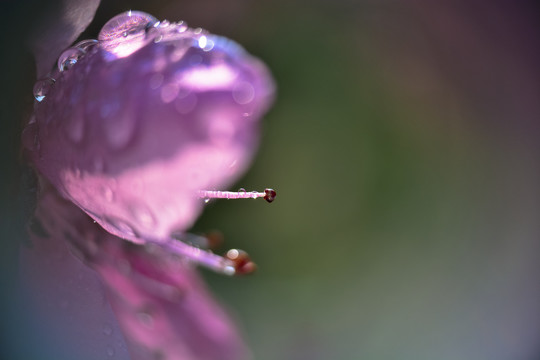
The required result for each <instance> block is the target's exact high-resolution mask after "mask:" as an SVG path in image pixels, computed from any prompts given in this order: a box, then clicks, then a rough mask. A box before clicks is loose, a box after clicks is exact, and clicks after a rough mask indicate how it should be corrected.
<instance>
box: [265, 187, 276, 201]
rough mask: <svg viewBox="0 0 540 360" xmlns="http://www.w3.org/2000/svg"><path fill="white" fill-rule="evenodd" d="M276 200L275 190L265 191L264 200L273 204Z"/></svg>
mask: <svg viewBox="0 0 540 360" xmlns="http://www.w3.org/2000/svg"><path fill="white" fill-rule="evenodd" d="M275 198H276V190H274V189H264V200H266V201H268V202H269V203H271V202H272V201H274V199H275Z"/></svg>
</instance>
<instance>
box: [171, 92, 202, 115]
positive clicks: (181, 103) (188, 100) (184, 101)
mask: <svg viewBox="0 0 540 360" xmlns="http://www.w3.org/2000/svg"><path fill="white" fill-rule="evenodd" d="M182 95H183V94H182V93H180V94H179V95H178V98H177V99H176V100H174V108H175V109H176V111H178V112H179V113H180V114H187V113H189V112H190V111H192V110H193V109H195V106H196V105H197V95H195V94H193V93H188V94H187V95H185V96H183V97H182Z"/></svg>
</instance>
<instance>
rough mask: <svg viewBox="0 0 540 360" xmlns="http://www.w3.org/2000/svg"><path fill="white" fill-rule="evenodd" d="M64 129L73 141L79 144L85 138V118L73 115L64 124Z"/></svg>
mask: <svg viewBox="0 0 540 360" xmlns="http://www.w3.org/2000/svg"><path fill="white" fill-rule="evenodd" d="M64 131H65V133H66V136H67V138H68V139H69V140H70V141H71V142H73V143H75V144H79V143H80V142H81V141H82V140H83V138H84V131H85V130H84V119H83V118H82V117H80V116H71V117H70V118H68V119H67V121H66V122H65V124H64Z"/></svg>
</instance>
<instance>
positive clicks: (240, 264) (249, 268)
mask: <svg viewBox="0 0 540 360" xmlns="http://www.w3.org/2000/svg"><path fill="white" fill-rule="evenodd" d="M225 257H226V258H227V259H229V260H231V261H232V262H233V263H234V270H235V273H236V274H241V275H244V274H251V273H252V272H254V271H255V270H257V265H255V263H254V262H253V261H251V258H250V257H249V255H248V254H247V253H246V252H245V251H244V250H238V249H231V250H229V251H227V254H225Z"/></svg>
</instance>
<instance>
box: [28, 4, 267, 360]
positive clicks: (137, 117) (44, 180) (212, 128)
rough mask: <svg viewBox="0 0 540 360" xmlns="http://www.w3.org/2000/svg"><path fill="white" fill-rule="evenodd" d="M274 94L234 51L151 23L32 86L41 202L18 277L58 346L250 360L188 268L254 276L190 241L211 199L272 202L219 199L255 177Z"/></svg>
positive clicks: (95, 45)
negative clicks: (248, 174)
mask: <svg viewBox="0 0 540 360" xmlns="http://www.w3.org/2000/svg"><path fill="white" fill-rule="evenodd" d="M273 90H274V87H273V82H272V79H271V77H270V74H269V72H268V71H267V70H266V67H265V66H264V65H263V64H262V63H261V62H260V61H259V60H257V59H255V58H253V57H251V56H250V55H248V54H247V53H246V52H245V51H244V50H243V49H242V48H241V47H240V46H239V45H237V44H236V43H234V42H232V41H231V40H228V39H225V38H222V37H218V36H215V35H212V34H210V33H208V32H206V31H204V30H202V29H200V28H198V29H190V28H188V27H187V25H186V24H185V23H183V22H178V23H170V22H168V21H166V20H165V21H161V22H160V21H158V20H157V19H155V18H153V17H152V16H151V15H148V14H146V13H143V12H137V11H129V12H126V13H123V14H120V15H118V16H116V17H114V18H112V19H111V20H110V21H109V22H108V23H107V24H105V26H104V27H103V28H102V30H101V32H100V34H99V37H98V40H97V41H96V40H85V41H82V42H79V43H77V44H76V45H74V46H72V47H70V48H68V49H67V50H65V51H64V52H62V54H61V55H60V56H59V58H58V63H57V67H56V68H55V69H54V70H53V71H51V72H50V73H49V74H47V75H46V76H44V77H42V78H41V79H39V80H38V81H37V82H36V84H35V87H34V96H35V98H36V103H35V109H34V116H33V117H32V119H31V120H30V122H29V123H28V125H27V126H26V128H25V129H24V132H23V144H24V147H25V152H26V155H27V156H28V158H29V159H30V160H31V162H32V163H33V165H34V166H35V168H36V170H37V172H38V173H39V183H40V193H39V196H38V204H37V207H36V211H35V216H34V218H33V220H32V223H31V226H30V229H31V232H30V240H31V242H30V243H31V244H32V245H31V246H30V247H27V248H24V249H23V250H22V254H21V264H22V273H23V276H24V278H25V279H26V282H27V284H28V288H29V292H30V293H34V294H37V293H39V294H41V299H40V300H39V301H37V302H35V303H34V308H36V309H38V310H37V312H36V313H37V314H40V313H43V311H41V312H40V311H39V308H40V307H41V310H43V308H47V310H46V311H44V312H45V313H48V315H46V317H52V318H46V319H45V320H47V321H44V322H45V323H47V322H48V321H53V320H54V321H58V322H60V323H61V325H63V328H64V332H60V333H58V334H56V333H55V332H54V331H53V332H51V334H49V336H51V337H52V338H53V340H51V341H52V342H56V343H58V342H59V341H60V340H59V339H60V338H62V339H64V340H63V341H65V342H66V344H67V347H68V348H69V346H71V345H70V344H78V346H76V348H75V349H73V353H72V354H71V356H76V357H77V358H79V359H80V358H84V357H83V356H82V355H81V354H80V352H81V349H82V348H83V347H85V346H86V347H87V351H88V352H89V354H88V356H89V358H96V356H103V355H100V354H99V351H100V350H97V349H101V350H102V351H104V353H103V354H108V355H109V356H113V355H114V356H118V357H122V358H129V357H131V358H132V359H217V358H219V359H242V358H245V357H246V354H247V352H246V349H245V346H244V345H243V343H242V341H241V339H240V337H239V335H238V334H237V333H236V331H235V330H234V327H233V326H232V324H231V321H230V320H229V319H228V318H227V316H226V315H225V314H224V313H223V312H222V311H221V310H220V309H219V307H218V306H217V305H216V304H215V303H214V302H213V301H212V300H211V298H210V297H209V296H208V294H207V292H206V290H205V289H204V287H203V285H202V283H201V282H200V280H199V279H198V277H197V274H196V273H195V272H194V270H193V268H192V265H193V264H201V265H204V266H206V267H208V268H211V269H213V270H215V271H218V272H221V273H224V274H235V273H245V272H250V271H252V270H253V269H254V265H253V263H252V262H251V261H250V260H249V257H247V255H245V253H243V252H241V251H238V250H233V251H229V252H228V253H227V255H226V256H225V257H221V256H218V255H215V254H213V253H211V252H209V251H205V250H203V249H200V248H199V247H198V246H193V245H192V243H194V242H195V243H199V244H204V243H205V242H208V241H207V240H206V238H204V237H202V238H201V237H194V235H191V234H188V233H187V230H188V229H189V227H190V226H191V225H192V224H193V222H194V221H195V220H196V218H197V217H198V216H199V215H200V213H201V211H202V209H203V207H204V203H205V201H203V199H209V198H212V197H216V198H223V197H225V198H250V197H254V198H255V197H265V198H266V199H267V200H268V201H272V200H273V198H274V197H275V192H274V191H273V190H271V189H267V190H266V191H265V192H262V193H257V192H252V193H247V192H245V191H241V192H238V193H231V192H223V191H218V190H213V189H217V188H223V187H226V186H227V185H230V184H231V183H232V182H233V181H234V180H236V179H237V178H238V177H239V175H240V174H241V173H243V172H244V171H245V170H246V168H247V166H248V164H249V162H250V161H251V159H252V157H253V154H254V152H255V149H256V147H257V143H258V132H259V131H258V128H259V122H258V120H259V119H260V117H261V116H262V115H263V114H264V112H265V111H266V110H267V108H268V106H269V104H270V103H271V101H272V97H273ZM177 238H179V239H180V240H182V241H179V240H177ZM70 254H75V255H76V258H74V257H73V256H71V255H70ZM82 284H86V285H84V286H82ZM82 294H87V296H84V295H82ZM59 298H61V299H60V300H59V301H57V300H58V299H59ZM66 319H67V320H66ZM70 319H71V320H70ZM82 324H84V325H82ZM81 326H83V327H84V330H81ZM61 327H62V326H59V328H61ZM66 329H67V331H66ZM66 338H71V339H70V340H69V341H66V340H65V339H66ZM103 349H104V350H103ZM62 351H67V350H65V349H63V350H62ZM96 351H97V352H98V353H96ZM59 356H62V354H61V353H59Z"/></svg>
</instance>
